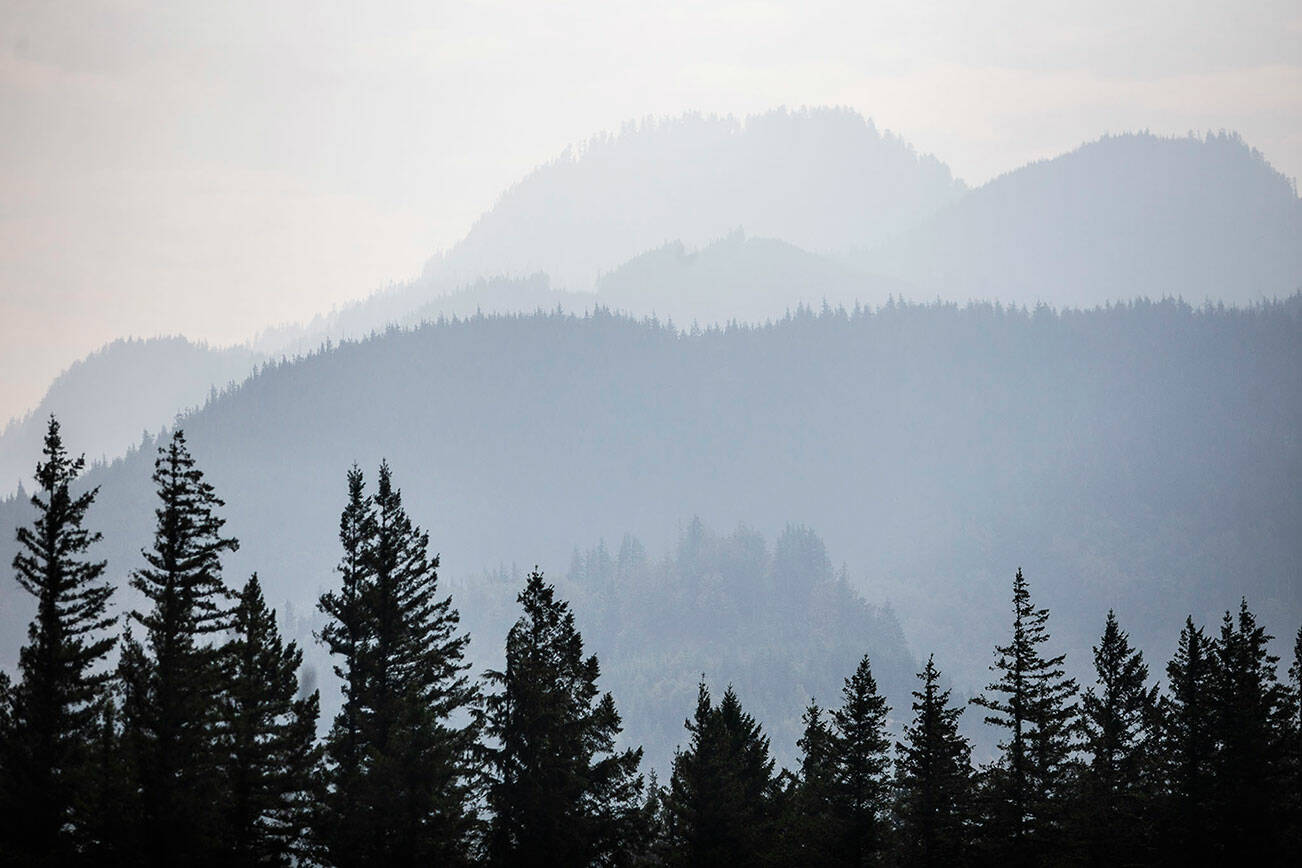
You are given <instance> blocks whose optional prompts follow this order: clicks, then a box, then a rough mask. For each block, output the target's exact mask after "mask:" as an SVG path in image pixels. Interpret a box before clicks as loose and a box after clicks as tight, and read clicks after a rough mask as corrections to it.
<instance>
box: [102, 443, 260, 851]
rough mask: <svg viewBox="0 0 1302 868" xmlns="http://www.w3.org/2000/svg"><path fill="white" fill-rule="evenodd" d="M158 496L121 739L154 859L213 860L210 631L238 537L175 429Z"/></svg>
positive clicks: (223, 606) (160, 466) (220, 618)
mask: <svg viewBox="0 0 1302 868" xmlns="http://www.w3.org/2000/svg"><path fill="white" fill-rule="evenodd" d="M153 480H154V484H155V486H156V489H157V493H158V499H159V505H158V507H157V508H156V510H155V512H154V514H155V517H156V526H155V531H154V545H153V548H152V549H150V550H146V551H144V552H143V555H144V558H145V566H144V567H142V568H141V569H138V570H136V571H135V572H133V573H132V575H131V585H132V587H134V588H135V589H136V590H138V591H140V592H141V593H142V594H143V595H144V597H145V599H146V600H147V601H148V602H149V603H150V604H151V607H150V609H149V610H148V611H147V612H143V613H142V612H132V613H131V617H132V619H133V620H134V621H135V622H136V623H138V624H139V625H140V626H142V627H143V628H144V630H145V643H144V644H143V645H142V644H141V643H140V642H139V641H137V640H136V639H134V638H133V637H132V636H131V634H130V631H128V633H127V636H126V637H125V638H124V640H123V650H122V658H121V660H120V661H119V670H118V671H119V676H120V679H121V681H122V688H123V691H124V699H123V724H124V727H125V729H126V732H125V733H124V738H125V741H126V746H127V748H128V750H129V751H130V752H131V759H132V762H133V765H134V770H133V772H134V775H135V779H136V781H137V783H138V786H139V791H140V798H141V806H140V807H141V818H142V823H143V827H142V829H141V830H140V840H141V842H142V844H143V846H145V847H146V849H147V853H146V854H145V856H146V859H147V861H149V862H151V863H152V864H155V865H175V864H191V865H206V864H215V863H217V862H218V861H219V860H220V858H221V857H220V855H219V854H220V852H221V842H220V840H219V835H220V830H219V828H218V824H217V822H216V816H215V815H216V812H215V811H214V810H213V806H214V805H216V804H218V803H219V802H220V801H221V798H222V789H221V780H220V775H219V773H218V758H219V755H218V739H219V736H220V725H221V724H220V719H219V716H218V701H217V700H218V696H219V695H220V693H221V690H222V687H223V684H222V672H221V665H220V657H221V650H220V648H218V647H217V646H215V645H214V643H213V641H212V637H213V636H214V634H216V633H218V632H219V631H223V630H225V629H226V628H227V627H228V626H229V624H230V598H231V593H230V591H229V590H228V589H227V588H226V586H225V585H224V584H223V582H222V577H221V556H222V554H223V553H224V552H229V551H234V550H235V549H236V548H238V546H239V543H238V542H237V541H236V540H234V539H232V538H230V537H224V536H222V526H223V524H224V521H223V519H222V518H220V517H219V516H218V515H217V510H218V508H220V507H221V506H223V503H222V501H221V499H220V498H218V497H217V495H216V493H215V492H214V490H213V487H212V485H210V484H209V483H208V482H206V481H205V480H204V477H203V473H202V471H200V470H199V469H198V467H197V466H196V465H195V461H194V458H193V457H192V456H191V455H190V451H189V449H188V448H187V446H186V441H185V436H184V435H183V434H182V432H181V431H180V430H177V431H176V432H175V433H174V434H173V435H172V437H171V439H170V440H169V441H168V442H167V443H166V444H164V445H163V446H161V447H160V448H159V455H158V459H157V460H156V461H155V463H154V476H153Z"/></svg>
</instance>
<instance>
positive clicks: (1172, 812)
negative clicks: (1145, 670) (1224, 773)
mask: <svg viewBox="0 0 1302 868" xmlns="http://www.w3.org/2000/svg"><path fill="white" fill-rule="evenodd" d="M1215 644H1216V643H1215V641H1214V640H1212V639H1209V638H1208V637H1207V635H1206V633H1205V632H1204V630H1203V628H1202V627H1196V626H1194V622H1193V618H1192V617H1190V618H1186V619H1185V624H1184V628H1183V629H1182V630H1181V631H1180V639H1179V644H1178V645H1177V647H1176V653H1175V656H1174V657H1173V658H1172V659H1171V662H1170V663H1168V664H1167V667H1166V677H1167V684H1168V686H1169V690H1170V695H1169V696H1167V697H1164V698H1163V701H1162V731H1163V734H1162V742H1163V744H1162V757H1163V760H1164V762H1163V765H1164V767H1165V768H1164V778H1165V781H1166V794H1165V799H1164V801H1165V807H1164V810H1163V818H1162V822H1161V826H1160V828H1161V834H1162V839H1163V851H1164V853H1163V857H1164V859H1165V861H1167V862H1169V863H1170V864H1183V865H1190V864H1198V862H1199V860H1201V859H1203V858H1206V857H1207V856H1208V855H1209V854H1211V853H1212V852H1214V849H1213V844H1214V842H1213V840H1212V817H1213V811H1212V802H1213V795H1214V793H1215V765H1214V763H1215V760H1216V750H1217V745H1216V731H1215V725H1214V722H1213V720H1212V715H1213V713H1214V709H1215V689H1216V688H1215V684H1214V681H1213V679H1214V675H1215V666H1216V660H1215V655H1216V649H1215Z"/></svg>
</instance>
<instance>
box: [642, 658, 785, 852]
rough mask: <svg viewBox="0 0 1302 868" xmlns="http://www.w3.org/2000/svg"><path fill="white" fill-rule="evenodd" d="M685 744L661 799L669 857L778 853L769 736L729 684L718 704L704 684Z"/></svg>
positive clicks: (774, 785)
mask: <svg viewBox="0 0 1302 868" xmlns="http://www.w3.org/2000/svg"><path fill="white" fill-rule="evenodd" d="M686 726H687V731H688V732H689V733H691V741H690V742H689V743H688V746H687V748H686V750H681V751H679V752H678V753H677V754H675V756H674V767H673V777H672V778H671V779H670V782H669V792H668V794H667V796H666V808H667V818H668V824H667V825H668V829H667V837H668V840H669V845H670V852H669V859H668V861H669V862H670V863H671V864H674V865H688V866H712V865H737V866H752V865H764V864H768V863H770V862H772V861H773V858H772V857H773V855H774V853H775V852H777V843H778V837H777V828H776V823H775V821H776V819H777V817H776V807H777V806H776V800H777V795H778V793H777V782H776V781H775V779H774V776H773V759H772V758H771V757H770V755H769V740H768V737H767V736H766V735H764V732H763V730H762V729H761V727H760V725H759V724H758V723H757V722H756V721H755V719H754V718H753V717H751V716H750V715H749V714H747V713H746V712H745V711H743V710H742V707H741V702H740V701H739V700H738V699H737V694H736V693H735V692H734V691H733V689H732V688H731V687H729V688H728V689H727V691H725V692H724V694H723V699H722V700H721V701H720V702H719V704H718V705H717V706H715V705H712V704H711V701H710V692H709V690H707V689H706V687H705V683H704V682H702V683H701V685H700V687H699V689H698V691H697V699H696V713H695V715H694V716H693V718H692V719H691V720H689V721H687V722H686Z"/></svg>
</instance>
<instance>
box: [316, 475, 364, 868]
mask: <svg viewBox="0 0 1302 868" xmlns="http://www.w3.org/2000/svg"><path fill="white" fill-rule="evenodd" d="M374 536H375V508H374V502H373V501H372V499H371V498H370V496H369V495H367V494H366V488H365V482H364V480H363V477H362V471H361V469H360V468H358V467H357V466H356V465H353V467H352V469H351V470H349V471H348V503H347V505H346V506H345V507H344V510H343V513H342V514H341V515H340V517H339V542H340V543H341V545H342V546H343V556H342V557H341V558H340V561H339V565H338V566H337V567H336V570H337V572H338V573H339V580H340V586H339V588H338V590H334V591H327V592H326V593H324V594H322V595H321V599H320V602H319V603H318V606H319V608H320V610H321V612H322V613H323V614H324V615H325V616H326V617H327V619H328V620H327V621H326V623H325V626H323V627H322V628H321V632H320V633H319V634H318V639H319V640H320V641H321V642H322V644H324V645H325V646H326V649H327V650H328V651H329V652H330V654H331V655H332V656H334V657H335V659H336V662H335V663H334V666H333V670H334V673H335V676H336V677H337V678H338V679H339V682H340V685H341V687H340V689H341V691H342V692H343V706H342V707H341V708H340V710H339V713H338V714H337V715H336V716H335V719H334V725H333V726H332V727H331V730H330V732H329V734H328V735H327V736H326V740H325V772H326V779H327V781H328V783H329V786H328V788H327V789H326V791H325V793H324V794H323V795H322V802H321V809H320V811H318V814H317V824H316V825H317V828H316V836H317V838H318V840H319V841H321V842H322V844H323V845H324V847H325V850H326V854H327V856H328V857H329V858H330V860H331V861H332V862H333V863H334V864H336V865H349V864H354V863H353V862H351V861H349V856H348V854H353V853H361V852H362V849H361V848H362V847H363V842H364V841H366V840H367V831H366V829H367V826H368V824H369V820H368V819H367V814H368V813H369V812H368V811H366V810H364V809H363V806H362V805H360V804H359V802H358V799H359V798H360V796H361V783H362V780H361V772H362V749H363V745H362V702H363V700H364V699H365V689H366V673H365V670H364V667H363V664H362V659H363V654H364V652H365V651H366V649H367V648H368V647H369V644H370V642H371V635H372V632H373V627H372V623H371V618H370V617H369V615H368V608H367V606H368V603H369V600H368V595H369V593H370V590H369V589H370V588H371V586H372V579H371V567H370V561H371V547H372V546H373V544H374Z"/></svg>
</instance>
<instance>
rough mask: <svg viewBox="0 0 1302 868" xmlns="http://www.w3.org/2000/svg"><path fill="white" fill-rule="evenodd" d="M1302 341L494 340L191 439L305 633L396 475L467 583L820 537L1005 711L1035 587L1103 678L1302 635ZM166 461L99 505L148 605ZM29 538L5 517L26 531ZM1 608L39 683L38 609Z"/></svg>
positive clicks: (237, 571)
mask: <svg viewBox="0 0 1302 868" xmlns="http://www.w3.org/2000/svg"><path fill="white" fill-rule="evenodd" d="M1298 311H1299V299H1298V298H1297V297H1295V298H1293V299H1291V300H1289V301H1288V302H1284V303H1274V304H1268V305H1264V306H1259V307H1254V308H1250V309H1230V310H1221V309H1192V308H1189V307H1187V306H1185V305H1182V304H1180V303H1177V302H1161V303H1148V302H1143V303H1136V304H1133V305H1123V306H1119V307H1113V308H1108V309H1101V310H1094V311H1087V312H1065V313H1054V312H1053V311H1050V310H1048V309H1039V310H1036V311H1024V310H1009V309H1004V308H999V307H994V306H989V305H977V306H972V307H967V308H959V307H955V306H950V305H932V306H913V305H908V306H904V305H893V306H888V307H886V308H885V309H883V310H880V311H878V312H875V313H855V314H845V313H835V312H828V313H825V314H822V315H815V314H810V313H802V314H800V315H798V316H795V317H792V318H790V319H788V320H784V321H782V322H780V323H776V324H773V325H769V326H764V327H756V328H734V329H728V330H724V331H707V332H703V333H699V334H682V333H676V332H673V331H671V330H669V329H667V328H664V327H663V326H657V325H655V324H649V323H642V322H633V321H630V320H627V319H623V318H620V317H616V316H611V315H608V314H605V313H598V314H596V315H593V316H588V317H572V316H560V315H548V314H537V315H531V316H515V317H502V318H483V319H471V320H468V321H460V322H446V323H442V324H434V325H429V326H426V327H423V328H419V329H415V330H411V331H391V332H388V333H385V334H383V335H380V336H377V337H375V338H373V339H370V340H365V341H361V342H356V343H344V344H341V345H338V346H335V347H334V348H332V349H330V350H329V351H327V352H322V353H318V354H315V355H312V356H310V357H307V358H303V359H300V360H297V361H293V362H291V363H288V364H283V365H276V366H272V367H269V368H267V369H265V370H263V371H261V372H260V373H259V374H258V375H257V376H255V377H253V378H252V379H251V380H249V381H248V382H246V383H245V384H244V385H242V386H240V387H239V388H237V389H235V390H233V391H230V392H228V393H226V394H223V395H222V396H220V397H219V398H218V399H217V400H215V401H213V402H212V403H211V404H210V405H209V406H207V407H206V408H204V409H203V410H202V411H200V412H197V413H195V414H194V415H192V416H190V417H189V418H188V419H187V420H186V422H185V429H186V432H187V435H188V436H189V438H190V442H191V444H192V445H193V449H194V451H195V453H196V454H197V455H199V456H201V458H202V460H203V462H204V466H205V467H206V469H207V470H208V474H209V477H210V478H211V479H212V481H213V482H214V484H215V485H216V486H217V487H218V490H219V491H220V492H222V496H223V497H224V498H226V499H227V500H228V502H229V507H228V509H227V510H226V514H227V516H228V519H229V528H230V531H231V532H232V533H234V534H235V535H236V536H238V537H239V538H241V539H243V540H245V545H244V546H243V548H241V550H240V551H239V552H238V553H236V554H234V555H232V556H231V559H230V568H231V570H232V574H234V575H242V574H246V573H248V572H251V571H253V570H254V569H257V570H258V571H259V573H260V575H261V577H262V581H263V583H264V586H265V587H266V589H267V593H268V596H269V598H270V599H272V600H276V601H280V600H289V601H291V602H292V603H293V604H294V606H295V608H296V609H298V610H299V611H307V610H308V609H309V608H310V604H311V601H312V600H313V599H314V598H315V595H316V594H317V593H318V592H319V590H320V589H321V588H322V587H323V586H325V585H327V584H328V583H329V582H330V581H331V580H332V572H331V570H332V568H333V564H334V555H333V553H332V541H333V533H334V530H333V529H334V528H335V526H336V520H337V501H338V497H339V491H340V487H341V485H342V481H341V471H340V468H343V467H347V466H349V465H350V464H351V463H352V462H353V461H354V460H356V461H358V462H359V463H361V464H362V465H363V466H375V464H376V463H377V462H378V461H379V460H380V458H381V457H387V458H388V459H389V461H390V462H391V463H392V465H393V467H394V468H395V469H396V470H397V471H399V472H400V473H401V474H402V478H403V480H404V488H405V489H406V491H407V492H408V493H409V494H408V497H409V498H410V500H409V503H408V506H409V508H410V510H411V511H412V513H413V514H414V515H415V516H416V517H417V518H418V520H419V521H420V522H421V523H422V524H423V525H425V526H426V527H428V528H430V530H431V533H432V538H433V541H434V542H433V544H434V546H435V548H436V550H440V551H443V552H445V553H446V558H445V560H444V571H445V573H446V574H448V575H450V576H453V577H458V578H461V577H466V576H470V575H475V574H478V573H479V572H481V571H482V570H483V569H485V568H492V567H494V566H495V565H497V564H502V563H508V564H509V563H515V564H520V565H528V564H533V563H539V564H543V565H546V564H565V563H568V562H569V560H570V557H571V554H572V551H573V547H574V546H575V545H576V544H585V545H586V544H591V541H593V540H599V539H606V540H609V541H612V542H613V541H615V540H619V539H622V537H623V535H624V534H625V533H626V532H629V531H633V532H635V533H637V534H638V535H639V536H640V537H641V538H642V539H643V540H645V542H646V544H647V545H648V546H649V547H650V548H651V550H653V551H656V550H664V549H666V548H667V547H668V546H669V544H670V543H671V541H672V540H673V539H674V537H675V534H676V529H677V528H678V527H680V526H681V525H682V523H684V522H686V521H687V520H689V519H690V518H691V517H692V516H694V515H699V516H701V517H702V519H703V520H704V521H705V522H706V523H707V524H709V525H712V526H715V527H733V526H736V524H737V523H738V522H742V523H745V524H746V525H747V526H749V527H752V528H755V529H756V530H757V531H758V532H760V533H762V534H764V535H766V536H768V537H769V538H770V539H772V538H774V537H775V536H776V534H777V532H778V531H779V530H780V529H781V528H783V527H785V526H786V524H787V523H788V522H792V521H796V522H803V523H806V524H807V525H808V526H810V527H814V528H817V529H818V532H819V533H820V534H821V535H822V536H823V538H824V539H825V540H826V542H827V547H828V550H829V551H831V552H833V553H834V554H835V557H836V559H837V561H838V562H840V561H842V560H844V561H845V562H846V563H848V564H850V565H851V566H852V568H853V572H852V573H851V574H850V576H849V582H850V584H851V586H853V587H856V588H858V589H860V590H861V591H862V592H863V594H864V596H865V597H866V599H867V600H869V601H870V602H874V603H878V604H881V603H884V602H886V601H889V602H891V603H892V605H893V607H894V609H895V611H896V614H897V615H898V617H899V619H900V621H901V624H902V626H903V629H904V633H905V635H906V636H907V637H908V639H909V641H910V643H911V644H912V646H913V647H914V648H915V649H916V648H934V649H935V650H936V651H937V653H938V655H940V656H941V657H943V658H944V659H946V660H949V661H951V662H950V663H949V664H948V667H947V668H948V670H949V672H950V674H951V676H952V677H953V678H954V679H955V681H956V683H958V684H962V685H976V684H979V683H981V682H982V681H983V680H984V678H985V675H986V673H985V667H986V662H985V661H984V660H982V659H976V658H975V657H974V655H972V654H970V653H968V649H970V648H972V647H976V646H979V645H981V644H983V643H984V642H985V641H986V637H988V636H989V635H991V634H992V631H993V630H995V629H996V628H997V626H998V625H1000V624H1002V623H1003V621H1004V616H1005V609H1006V606H1005V603H1004V601H1003V600H1004V594H1003V588H1004V585H1005V579H1006V573H1007V571H1008V569H1009V567H1010V565H1016V564H1019V563H1020V564H1022V565H1024V566H1026V568H1027V570H1028V571H1030V572H1032V574H1033V575H1035V576H1036V577H1037V580H1038V588H1039V592H1040V595H1041V596H1042V597H1043V599H1044V601H1045V602H1046V603H1047V604H1049V605H1050V606H1052V607H1053V608H1054V609H1055V611H1057V612H1058V613H1059V618H1060V620H1059V623H1058V628H1057V635H1058V638H1059V640H1060V641H1061V642H1062V643H1063V647H1064V649H1066V650H1069V651H1070V652H1071V653H1072V657H1071V659H1073V660H1076V661H1081V660H1083V659H1084V657H1085V652H1086V650H1087V649H1088V648H1089V645H1090V643H1091V642H1092V641H1093V640H1094V638H1095V635H1096V631H1097V624H1098V619H1099V618H1100V617H1101V615H1102V613H1103V612H1105V611H1106V610H1107V609H1108V607H1110V606H1115V607H1117V609H1118V610H1119V611H1124V612H1126V613H1127V618H1128V620H1129V627H1130V629H1131V630H1132V632H1133V635H1134V637H1135V639H1136V641H1137V642H1138V643H1139V644H1140V645H1141V646H1142V647H1144V648H1146V649H1149V650H1150V653H1163V654H1165V653H1166V652H1167V650H1168V649H1167V646H1168V645H1169V642H1170V637H1171V636H1172V635H1174V632H1175V631H1176V630H1177V629H1178V626H1179V619H1180V618H1181V617H1183V614H1184V613H1186V612H1193V613H1194V614H1195V616H1196V617H1199V618H1201V619H1202V620H1211V619H1213V618H1214V617H1215V616H1216V614H1217V613H1218V612H1219V611H1222V610H1224V609H1225V608H1228V607H1231V606H1233V605H1234V604H1235V603H1236V602H1237V600H1238V598H1239V596H1240V595H1242V594H1247V595H1248V597H1249V599H1251V600H1252V601H1253V602H1254V604H1255V605H1257V606H1258V607H1260V608H1261V609H1262V610H1263V611H1269V612H1272V613H1276V614H1277V615H1278V617H1279V618H1280V619H1281V620H1283V621H1285V622H1287V621H1292V620H1298V618H1299V616H1300V615H1302V600H1300V599H1299V594H1300V593H1302V592H1300V591H1299V587H1298V583H1297V568H1298V567H1297V565H1298V540H1299V539H1302V506H1300V505H1299V500H1298V495H1297V486H1296V484H1295V483H1296V480H1297V479H1298V478H1299V477H1300V475H1302V449H1300V447H1299V440H1298V437H1297V431H1298V430H1299V427H1300V425H1302V322H1300V320H1299V312H1298ZM151 451H152V450H146V451H144V452H140V453H136V454H134V455H132V456H130V457H129V458H128V459H126V460H125V461H122V462H119V463H115V464H114V465H113V466H112V467H109V468H106V469H99V470H95V471H93V472H92V473H90V474H89V475H88V476H87V482H89V483H94V484H98V485H101V486H102V494H101V496H100V500H99V501H98V502H97V504H96V506H95V507H94V509H93V511H92V513H91V516H90V519H89V520H90V521H91V522H92V523H93V524H94V525H95V526H96V527H97V528H99V529H101V530H103V531H104V533H105V536H106V542H105V545H104V546H103V547H102V551H103V554H104V556H106V557H107V558H108V561H109V575H110V576H111V577H113V578H115V579H116V580H118V581H119V582H120V580H121V577H122V576H124V575H125V574H126V572H127V570H129V569H131V568H132V567H133V566H134V565H135V564H136V562H137V560H138V558H139V549H140V546H141V545H142V544H143V542H144V541H145V540H147V539H148V538H149V533H150V531H149V523H150V516H151V507H150V506H149V498H150V491H149V482H148V479H149V466H150V462H151V461H152V454H151ZM24 511H25V508H24V507H22V506H20V505H18V504H15V503H13V502H8V503H5V504H4V505H3V506H0V527H13V526H16V525H17V524H18V523H19V522H20V521H21V519H22V517H23V514H24ZM0 546H2V547H3V548H2V549H0V562H8V560H9V559H10V557H11V552H12V549H11V546H12V540H11V539H10V538H8V537H7V536H6V537H3V538H0ZM3 593H4V595H5V596H4V598H3V600H2V601H0V602H3V611H4V613H5V618H6V623H5V629H4V633H3V635H4V637H5V639H6V645H7V647H6V649H5V656H6V659H8V660H12V659H13V654H14V652H15V649H16V647H17V644H18V642H19V641H20V639H21V635H22V630H21V626H20V625H21V624H22V623H25V621H26V611H27V610H26V609H24V608H23V606H25V605H26V604H24V603H16V602H15V601H14V594H13V591H12V589H11V588H9V587H5V588H4V590H3ZM719 674H720V677H722V678H727V677H729V675H728V674H727V673H719Z"/></svg>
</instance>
